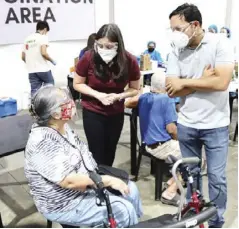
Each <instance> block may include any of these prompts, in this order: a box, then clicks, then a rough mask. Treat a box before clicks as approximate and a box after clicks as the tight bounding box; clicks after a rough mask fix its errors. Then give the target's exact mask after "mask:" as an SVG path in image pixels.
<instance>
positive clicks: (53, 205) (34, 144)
mask: <svg viewBox="0 0 239 229" xmlns="http://www.w3.org/2000/svg"><path fill="white" fill-rule="evenodd" d="M65 131H66V134H65V136H62V135H61V134H60V133H58V132H57V131H56V130H54V129H52V128H49V127H39V126H37V125H34V126H33V128H32V130H31V133H30V136H29V139H28V143H27V146H26V150H25V174H26V177H27V180H28V182H29V186H30V192H31V195H32V196H33V199H34V202H35V204H36V207H37V208H38V210H39V212H41V213H43V214H44V213H56V212H63V211H68V210H71V209H73V208H74V207H75V206H76V205H77V204H78V203H79V202H80V201H81V200H82V199H83V198H84V197H85V196H86V194H87V192H84V193H83V192H80V191H76V190H71V189H65V188H62V187H61V186H59V183H61V181H63V180H64V178H65V177H66V176H68V175H69V174H71V173H79V174H88V173H89V171H92V170H95V169H96V168H97V164H96V162H95V160H94V159H93V157H92V154H91V153H90V152H89V150H88V146H87V145H86V144H85V143H83V142H82V141H80V140H79V138H78V136H77V135H76V134H75V133H74V132H73V131H72V130H71V129H70V127H69V126H68V125H67V124H66V125H65ZM82 158H83V160H82Z"/></svg>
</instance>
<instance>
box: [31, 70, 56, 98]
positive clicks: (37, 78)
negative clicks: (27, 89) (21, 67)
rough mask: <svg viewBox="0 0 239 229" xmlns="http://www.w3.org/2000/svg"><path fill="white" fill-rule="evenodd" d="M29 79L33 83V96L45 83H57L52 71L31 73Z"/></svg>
mask: <svg viewBox="0 0 239 229" xmlns="http://www.w3.org/2000/svg"><path fill="white" fill-rule="evenodd" d="M29 81H30V84H31V96H33V95H34V94H35V93H36V92H37V91H38V89H40V87H41V86H43V85H45V84H52V85H54V84H55V82H54V78H53V76H52V73H51V71H48V72H35V73H29Z"/></svg>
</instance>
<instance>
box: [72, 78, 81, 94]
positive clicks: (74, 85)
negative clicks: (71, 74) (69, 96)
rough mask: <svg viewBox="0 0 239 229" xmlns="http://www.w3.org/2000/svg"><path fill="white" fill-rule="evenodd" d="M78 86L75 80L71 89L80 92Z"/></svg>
mask: <svg viewBox="0 0 239 229" xmlns="http://www.w3.org/2000/svg"><path fill="white" fill-rule="evenodd" d="M79 85H80V84H79V83H77V82H75V80H73V88H74V90H76V91H79V92H81V91H80V88H79Z"/></svg>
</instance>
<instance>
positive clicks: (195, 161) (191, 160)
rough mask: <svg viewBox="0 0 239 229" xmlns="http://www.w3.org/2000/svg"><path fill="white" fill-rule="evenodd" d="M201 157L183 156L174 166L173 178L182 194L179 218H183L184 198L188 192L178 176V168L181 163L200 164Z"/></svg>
mask: <svg viewBox="0 0 239 229" xmlns="http://www.w3.org/2000/svg"><path fill="white" fill-rule="evenodd" d="M200 161H201V160H200V159H199V158H198V157H190V158H181V159H179V160H178V161H176V163H174V165H173V168H172V174H173V178H174V180H175V182H176V184H177V186H178V188H179V190H180V192H181V196H180V204H179V207H178V220H181V211H182V209H183V204H184V200H185V196H186V192H185V190H184V188H183V186H182V184H181V182H180V181H179V179H178V176H177V169H178V167H179V165H180V164H198V163H200Z"/></svg>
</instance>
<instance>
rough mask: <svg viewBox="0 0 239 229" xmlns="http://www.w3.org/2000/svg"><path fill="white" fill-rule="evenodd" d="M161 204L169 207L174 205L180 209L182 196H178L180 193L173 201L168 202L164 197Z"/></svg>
mask: <svg viewBox="0 0 239 229" xmlns="http://www.w3.org/2000/svg"><path fill="white" fill-rule="evenodd" d="M161 202H162V203H163V204H167V205H172V206H175V207H178V205H179V203H180V196H179V195H178V193H177V194H176V195H175V196H174V197H173V199H171V200H168V199H165V198H164V197H161Z"/></svg>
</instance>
